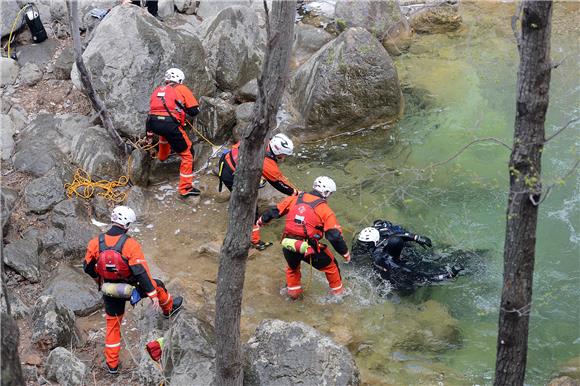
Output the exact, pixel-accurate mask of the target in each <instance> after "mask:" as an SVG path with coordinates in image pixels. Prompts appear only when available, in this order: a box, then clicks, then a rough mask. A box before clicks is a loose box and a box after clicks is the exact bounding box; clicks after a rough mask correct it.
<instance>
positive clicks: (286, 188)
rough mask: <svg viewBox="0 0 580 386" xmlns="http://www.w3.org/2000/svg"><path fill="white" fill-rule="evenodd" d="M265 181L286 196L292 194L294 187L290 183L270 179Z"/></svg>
mask: <svg viewBox="0 0 580 386" xmlns="http://www.w3.org/2000/svg"><path fill="white" fill-rule="evenodd" d="M267 181H268V183H269V184H270V185H272V187H273V188H274V189H276V190H277V191H279V192H280V193H283V194H285V195H287V196H291V195H293V194H294V188H293V187H291V186H290V185H286V184H285V183H283V182H282V181H270V180H267Z"/></svg>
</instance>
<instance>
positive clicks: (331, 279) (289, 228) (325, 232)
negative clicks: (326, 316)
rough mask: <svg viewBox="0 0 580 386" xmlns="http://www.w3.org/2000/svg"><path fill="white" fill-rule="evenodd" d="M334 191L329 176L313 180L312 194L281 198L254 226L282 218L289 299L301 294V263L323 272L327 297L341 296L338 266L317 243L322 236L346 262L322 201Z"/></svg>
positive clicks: (330, 215)
mask: <svg viewBox="0 0 580 386" xmlns="http://www.w3.org/2000/svg"><path fill="white" fill-rule="evenodd" d="M335 191H336V184H335V183H334V181H333V180H332V179H331V178H330V177H326V176H321V177H318V178H316V180H314V185H313V188H312V192H310V193H305V192H301V193H299V194H298V195H297V196H290V197H287V198H285V199H284V200H283V201H281V202H280V203H279V204H278V205H277V206H275V207H272V208H269V209H268V210H267V211H266V212H264V214H262V216H261V217H260V218H259V219H258V221H257V222H256V226H258V227H261V226H263V225H265V224H267V223H268V222H270V221H271V220H272V219H275V218H279V217H282V216H286V226H285V228H284V233H283V235H282V248H283V249H282V251H283V253H284V257H285V258H286V262H287V263H288V266H287V267H286V286H287V289H288V296H290V297H291V298H292V299H297V298H298V297H300V295H301V294H302V292H303V290H302V284H301V281H300V279H301V274H300V263H301V262H302V261H305V262H307V263H308V264H311V265H312V266H313V267H314V268H316V269H318V270H319V271H322V272H324V274H325V275H326V280H328V285H329V286H330V292H331V294H333V295H341V294H342V293H343V292H344V289H343V287H342V279H341V277H340V269H339V267H338V264H337V262H336V260H335V259H334V256H333V255H332V252H331V251H330V249H329V248H328V247H327V245H326V244H323V243H322V242H321V240H322V238H323V237H325V238H326V239H327V240H328V241H329V242H330V244H332V247H333V248H334V249H335V250H336V251H337V252H338V253H340V254H341V255H342V256H343V257H344V260H345V261H346V263H349V262H350V252H349V251H348V247H347V245H346V242H345V241H344V238H343V237H342V231H341V228H340V225H339V224H338V221H337V220H336V215H335V214H334V212H333V211H332V209H330V207H329V206H328V203H327V201H326V200H327V199H328V197H329V196H330V195H331V194H332V193H334V192H335Z"/></svg>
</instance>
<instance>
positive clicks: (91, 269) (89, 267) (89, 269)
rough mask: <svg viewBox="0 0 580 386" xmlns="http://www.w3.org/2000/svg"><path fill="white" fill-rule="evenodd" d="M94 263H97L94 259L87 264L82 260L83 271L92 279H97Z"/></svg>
mask: <svg viewBox="0 0 580 386" xmlns="http://www.w3.org/2000/svg"><path fill="white" fill-rule="evenodd" d="M96 265H97V261H96V260H91V262H90V263H88V264H87V262H86V261H83V271H85V273H86V274H88V275H89V276H90V277H92V278H93V279H98V278H99V275H98V274H97V271H96V270H95V267H96Z"/></svg>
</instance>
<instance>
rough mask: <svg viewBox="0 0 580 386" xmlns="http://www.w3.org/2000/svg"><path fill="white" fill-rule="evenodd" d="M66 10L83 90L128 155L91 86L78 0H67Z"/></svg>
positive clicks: (110, 119)
mask: <svg viewBox="0 0 580 386" xmlns="http://www.w3.org/2000/svg"><path fill="white" fill-rule="evenodd" d="M68 10H69V20H70V28H71V36H72V38H73V49H74V57H75V64H76V65H77V69H78V71H79V76H80V79H81V82H82V84H83V91H84V93H85V94H86V95H87V97H88V98H89V100H90V101H91V104H92V106H93V109H94V110H95V111H96V112H98V114H99V116H100V117H101V121H102V123H103V126H104V127H105V129H106V130H107V132H108V133H109V135H110V136H111V138H113V141H115V144H116V145H117V147H118V148H119V149H120V150H121V152H123V153H124V155H128V154H130V153H131V147H130V145H128V144H127V143H125V142H124V141H123V139H122V138H121V136H120V135H119V132H118V131H117V129H115V126H114V124H113V120H112V118H111V114H109V111H108V110H107V107H106V106H105V103H104V102H103V100H102V99H101V97H100V96H99V94H97V92H96V90H95V88H94V87H93V83H92V81H91V76H90V74H89V71H88V70H87V68H86V66H85V62H84V60H83V53H82V46H81V34H80V32H79V10H78V0H68Z"/></svg>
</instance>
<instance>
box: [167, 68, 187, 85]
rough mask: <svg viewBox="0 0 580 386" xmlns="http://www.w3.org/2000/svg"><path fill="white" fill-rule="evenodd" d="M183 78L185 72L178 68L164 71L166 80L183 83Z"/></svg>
mask: <svg viewBox="0 0 580 386" xmlns="http://www.w3.org/2000/svg"><path fill="white" fill-rule="evenodd" d="M184 79H185V74H184V73H183V71H181V70H180V69H179V68H170V69H169V70H167V71H165V81H166V82H175V83H183V80H184Z"/></svg>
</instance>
